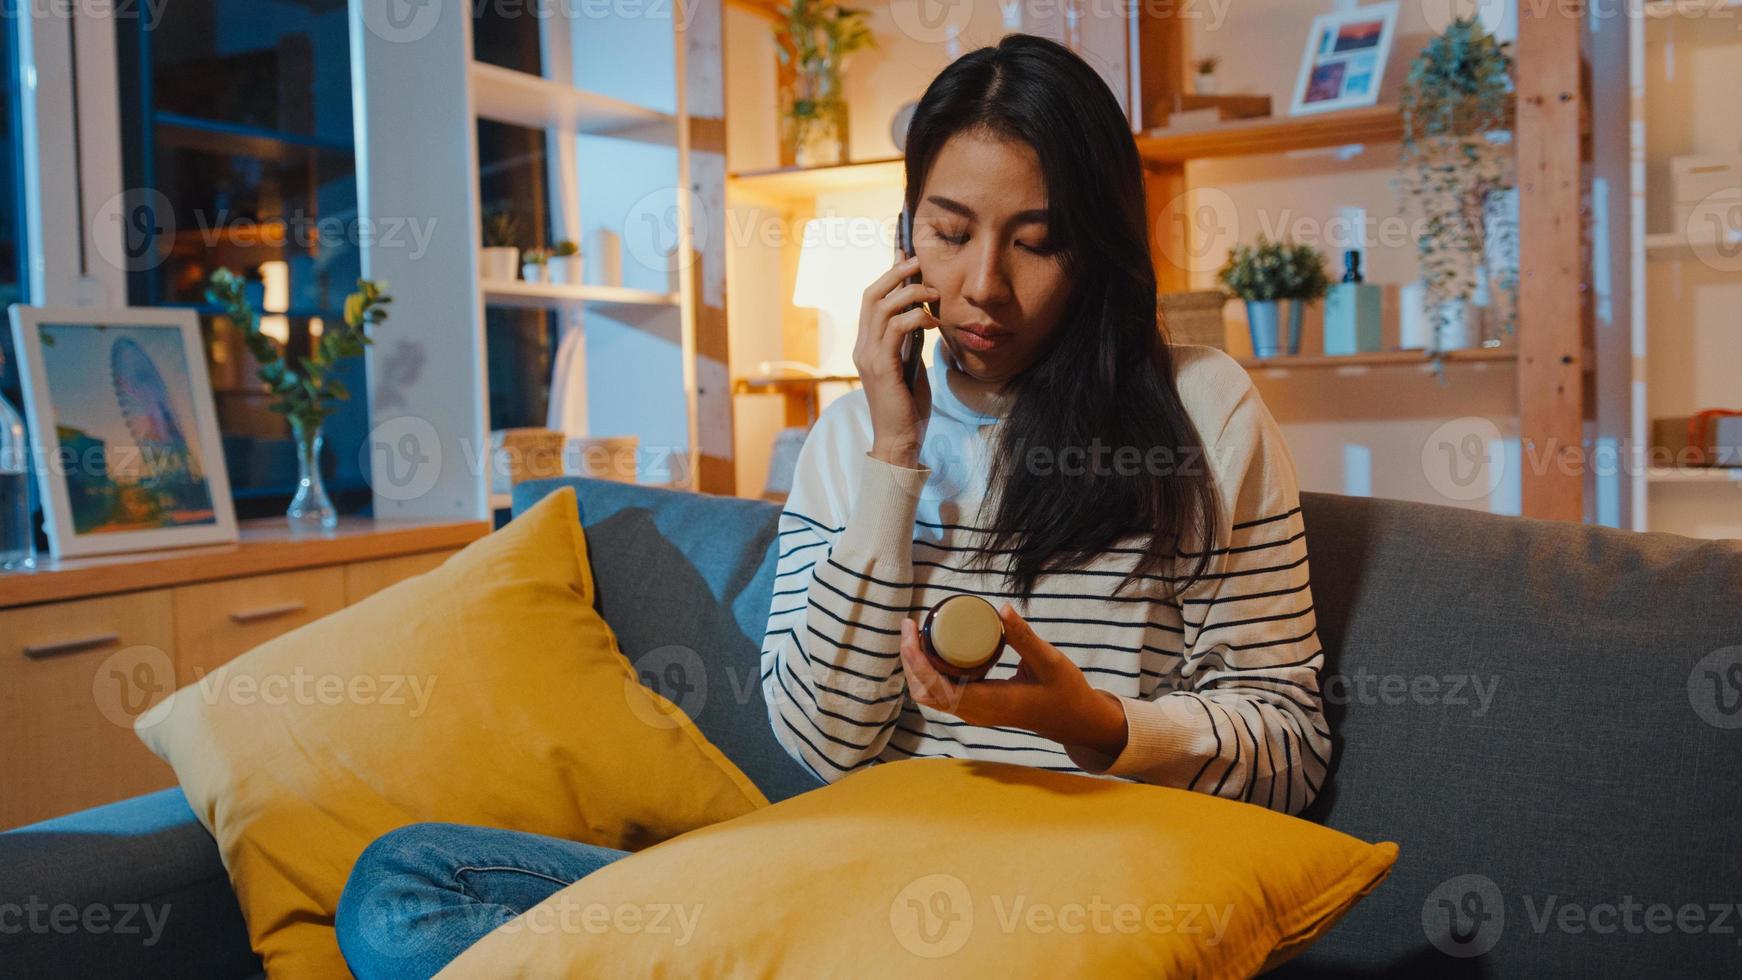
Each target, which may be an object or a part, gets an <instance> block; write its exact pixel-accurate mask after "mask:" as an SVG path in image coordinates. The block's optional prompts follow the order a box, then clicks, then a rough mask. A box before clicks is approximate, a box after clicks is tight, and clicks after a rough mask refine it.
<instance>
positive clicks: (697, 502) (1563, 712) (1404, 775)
mask: <svg viewBox="0 0 1742 980" xmlns="http://www.w3.org/2000/svg"><path fill="white" fill-rule="evenodd" d="M563 483H573V484H574V485H575V486H577V488H578V490H579V494H580V499H581V506H582V520H583V523H584V524H585V525H586V527H587V532H588V536H589V541H590V543H591V552H592V561H593V564H594V570H595V573H596V576H597V581H598V587H599V594H598V602H599V608H600V611H601V613H602V614H603V615H604V617H605V619H606V620H607V621H608V622H609V623H610V624H611V625H612V626H613V627H614V628H615V630H616V631H617V634H618V636H619V637H620V640H621V643H622V647H623V649H624V651H625V652H626V653H627V654H628V655H629V657H630V658H631V659H632V660H634V659H636V658H638V657H640V656H642V655H643V654H647V653H649V652H651V651H655V650H659V648H662V647H671V646H673V645H682V646H684V647H688V648H690V649H691V650H693V651H694V652H695V654H696V655H698V656H699V658H700V660H701V662H702V663H704V664H705V670H706V676H705V678H701V681H702V682H703V683H705V685H706V687H705V690H704V696H701V697H697V696H695V694H694V691H693V690H692V689H691V687H692V685H694V684H695V681H696V679H695V678H683V679H682V680H683V682H684V685H685V690H684V691H668V692H667V693H668V694H669V695H671V696H673V697H674V700H678V701H679V702H680V703H685V704H688V705H691V706H695V705H699V706H700V707H699V709H698V710H697V711H696V712H695V714H696V718H697V721H698V723H699V724H700V726H701V728H702V729H703V730H704V731H705V732H706V733H707V735H708V737H709V738H711V739H713V741H714V742H715V743H716V744H718V745H719V746H720V747H721V748H722V749H723V750H724V751H725V752H726V754H727V755H729V756H730V757H731V758H732V759H733V760H734V761H736V762H737V764H738V765H739V766H740V767H742V768H743V769H744V771H745V772H746V773H748V774H749V775H750V777H751V778H752V779H754V780H755V781H756V783H757V784H758V785H760V786H761V787H762V789H763V790H764V791H765V792H766V793H767V794H768V796H769V797H770V798H771V799H776V800H778V799H781V798H784V797H787V796H790V795H792V794H795V793H800V792H804V791H805V790H807V789H810V788H812V787H814V786H815V785H816V783H815V780H814V778H813V777H811V776H810V775H808V773H806V772H805V771H804V770H803V769H802V768H801V767H800V766H798V765H797V764H796V763H794V762H793V761H792V760H791V759H790V758H788V756H787V755H786V753H785V752H784V751H783V750H782V749H781V747H780V746H779V745H778V744H777V743H776V742H775V741H774V738H773V736H772V734H771V732H770V730H769V727H768V723H767V719H766V715H765V713H764V708H763V704H762V701H761V698H760V689H759V685H758V684H757V683H756V678H757V676H758V665H757V651H758V648H759V644H760V641H761V639H762V630H763V624H764V620H765V617H766V615H767V612H768V608H769V594H770V591H771V581H772V576H773V574H774V555H773V551H772V544H773V542H774V533H775V519H776V514H777V513H778V511H777V508H776V507H774V506H773V505H770V504H766V503H761V502H756V501H747V500H737V499H727V498H717V497H704V496H700V495H695V494H685V493H678V492H672V491H665V490H656V489H648V488H639V487H632V486H625V485H621V484H616V483H606V482H598V481H591V480H572V481H543V482H539V483H533V484H524V485H522V486H521V487H519V488H518V489H517V490H516V492H515V500H514V504H515V509H516V512H519V511H521V510H524V509H525V508H526V507H527V506H528V505H529V503H530V502H532V501H534V500H536V499H538V497H539V496H541V495H543V494H544V493H547V492H549V491H550V490H551V489H552V488H553V487H556V486H559V485H562V484H563ZM1302 505H1303V507H1304V513H1305V520H1306V528H1307V541H1308V545H1309V550H1310V556H1311V565H1312V573H1313V574H1312V585H1313V594H1314V602H1315V606H1316V610H1317V614H1318V624H1319V632H1320V637H1321V639H1322V641H1323V644H1324V647H1325V649H1326V651H1327V652H1328V655H1329V664H1328V667H1327V670H1326V674H1325V685H1324V686H1325V690H1326V697H1327V701H1328V702H1329V720H1330V723H1331V728H1332V732H1333V734H1334V735H1335V738H1336V757H1335V759H1334V761H1333V770H1332V774H1331V776H1330V777H1329V779H1328V781H1327V784H1326V786H1325V788H1324V790H1323V791H1322V793H1321V795H1320V797H1319V799H1318V800H1317V801H1316V802H1315V803H1314V805H1313V807H1312V808H1311V810H1310V811H1309V812H1308V814H1307V816H1308V817H1310V818H1311V819H1314V820H1317V821H1320V822H1323V823H1325V824H1328V825H1330V826H1333V827H1336V828H1338V829H1341V830H1343V831H1346V832H1348V833H1350V834H1353V835H1355V836H1357V837H1361V838H1364V839H1366V840H1373V841H1378V840H1393V841H1396V842H1397V843H1398V844H1399V845H1400V847H1401V848H1402V854H1401V857H1400V858H1399V860H1398V862H1397V865H1396V868H1395V869H1394V870H1393V872H1392V874H1391V877H1390V878H1389V879H1388V880H1387V881H1386V882H1385V883H1384V884H1383V885H1382V886H1381V887H1380V888H1379V889H1378V890H1376V891H1375V892H1374V893H1373V894H1372V895H1370V896H1369V897H1368V898H1367V899H1366V900H1365V901H1364V902H1362V903H1361V904H1360V905H1359V906H1357V907H1356V908H1355V909H1354V911H1352V912H1351V913H1350V914H1349V915H1348V916H1347V918H1345V919H1344V920H1343V922H1342V923H1341V924H1340V925H1339V926H1337V928H1336V929H1335V930H1333V931H1332V932H1331V933H1330V934H1329V935H1327V936H1325V937H1324V938H1323V939H1322V940H1321V941H1320V942H1319V943H1318V944H1317V945H1316V946H1314V947H1313V948H1312V949H1311V950H1309V951H1308V952H1307V953H1306V954H1305V955H1304V956H1302V957H1301V958H1299V959H1298V960H1296V961H1295V962H1293V963H1291V964H1289V965H1288V966H1287V967H1285V968H1284V970H1283V971H1282V972H1284V973H1285V974H1288V975H1297V976H1315V975H1325V976H1330V975H1336V976H1363V975H1370V976H1379V975H1408V976H1424V975H1425V976H1490V975H1493V976H1521V977H1547V976H1630V977H1631V976H1655V975H1662V974H1665V973H1674V974H1675V975H1677V976H1686V977H1696V976H1704V977H1718V976H1732V977H1733V976H1739V975H1742V945H1739V942H1742V923H1739V922H1738V921H1737V916H1738V914H1742V910H1738V909H1737V908H1736V905H1737V903H1738V902H1742V832H1739V829H1738V827H1739V824H1738V805H1739V804H1742V727H1739V726H1742V710H1739V703H1742V666H1739V665H1742V647H1738V645H1739V644H1742V543H1739V542H1734V541H1731V542H1711V541H1698V540H1693V539H1689V538H1682V537H1677V536H1673V535H1668V534H1636V533H1631V532H1624V531H1616V530H1613V529H1608V528H1601V527H1586V526H1578V525H1571V524H1561V523H1552V522H1546V521H1535V520H1528V519H1521V518H1511V517H1496V516H1491V515H1485V514H1480V513H1476V512H1472V511H1468V510H1461V509H1455V508H1449V507H1436V506H1428V505H1423V504H1413V503H1403V502H1397V501H1387V500H1373V499H1366V498H1355V497H1343V496H1335V495H1328V494H1313V493H1309V494H1304V495H1303V497H1302ZM659 656H660V657H662V658H667V659H669V657H670V654H669V651H667V652H664V653H661V654H659ZM678 659H679V660H680V661H684V660H688V657H687V655H683V656H681V657H680V658H678ZM689 662H691V663H693V662H694V661H689ZM648 679H649V680H650V682H655V683H668V682H669V681H670V679H671V675H669V674H668V673H667V672H666V671H665V670H659V671H652V672H650V676H649V678H648ZM686 698H687V699H688V700H686ZM0 869H4V870H3V871H0V973H4V974H6V975H17V976H50V975H52V976H102V977H127V976H171V975H173V976H198V977H226V976H229V977H239V976H249V975H253V974H255V973H258V971H259V969H260V965H259V961H258V960H257V959H256V958H255V957H254V955H253V954H252V953H251V952H250V950H249V946H248V939H247V934H246V931H245V929H244V927H243V923H242V918H241V915H240V913H239V911H238V909H237V906H236V902H235V898H234V896H233V894H232V893H231V891H230V888H229V885H228V883H227V881H226V879H225V877H224V870H223V867H222V866H221V864H220V863H219V860H218V854H217V851H216V849H215V847H214V846H213V842H212V838H211V837H210V835H208V834H207V833H206V831H205V830H204V829H203V828H202V827H201V826H200V824H199V823H198V822H196V821H195V819H194V817H193V815H192V813H191V812H189V810H188V808H187V804H186V801H185V800H184V799H183V797H182V796H181V794H180V792H179V791H176V790H169V791H165V792H161V793H155V794H152V795H149V796H144V797H140V798H137V799H132V800H128V801H125V802H121V803H117V804H114V805H111V806H106V807H100V808H97V809H94V810H90V811H87V812H84V813H79V814H75V815H72V816H68V817H64V818H61V819H58V820H52V821H48V822H46V823H42V824H38V825H35V826H32V827H26V828H22V829H19V830H16V831H13V832H10V833H6V834H0ZM27 903H28V907H34V908H36V909H37V910H38V914H37V916H36V918H35V921H36V922H37V923H38V924H36V925H32V924H31V920H30V919H29V918H28V917H27V916H25V915H23V914H22V913H21V912H20V911H19V910H22V909H25V908H27ZM130 907H133V908H137V907H151V908H155V909H158V910H160V911H161V910H165V909H166V910H167V913H168V915H167V919H163V920H161V926H162V930H161V933H159V934H156V935H155V941H153V937H152V935H150V934H148V933H147V932H146V931H144V930H143V929H138V928H136V929H135V930H134V931H131V932H126V931H123V930H121V929H120V928H118V923H119V921H120V919H121V917H122V914H123V913H124V911H125V910H126V909H127V908H130ZM53 908H70V909H76V910H78V911H79V913H80V914H83V913H84V912H87V911H88V910H90V909H93V908H96V909H101V910H104V912H105V914H106V919H107V925H102V926H101V927H89V926H81V925H77V924H71V920H70V919H68V918H66V916H69V915H72V913H63V917H62V918H61V919H59V920H56V919H55V918H54V917H53V915H52V913H48V912H45V911H43V910H45V909H53ZM1725 908H1728V909H1729V911H1728V912H1727V913H1726V912H1723V911H1722V910H1723V909H1725ZM1690 909H1693V910H1697V912H1691V911H1689V910H1690ZM8 910H11V912H10V915H11V920H10V921H8V919H7V918H6V913H7V911H8ZM1666 913H1667V915H1668V918H1666V917H1665V915H1666ZM1696 918H1697V919H1698V921H1696ZM57 921H59V922H60V923H61V927H56V926H55V924H54V923H55V922H57ZM134 921H135V924H136V926H137V925H138V924H139V923H142V922H143V921H144V920H143V919H141V918H139V917H138V916H137V915H135V916H134ZM1666 923H1667V926H1666ZM9 927H10V928H9Z"/></svg>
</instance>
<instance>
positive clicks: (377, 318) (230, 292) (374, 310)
mask: <svg viewBox="0 0 1742 980" xmlns="http://www.w3.org/2000/svg"><path fill="white" fill-rule="evenodd" d="M386 290H387V284H386V283H378V282H374V281H372V280H369V279H359V280H357V291H356V292H354V293H352V294H351V295H350V296H348V297H346V298H345V316H344V320H343V325H342V326H328V327H327V328H326V329H325V330H323V331H321V335H320V338H319V339H318V340H316V341H315V344H314V350H313V351H312V352H311V353H308V354H294V355H293V354H292V353H291V352H290V351H288V350H287V349H286V348H285V345H284V344H281V343H279V342H278V341H277V340H275V339H273V338H272V337H269V336H267V335H266V334H264V333H262V332H261V330H260V317H259V316H258V315H257V314H256V313H255V311H254V306H253V304H252V303H250V302H249V301H248V296H247V283H246V282H245V281H244V280H243V278H242V277H241V276H239V275H237V274H236V273H234V272H231V271H230V270H229V269H226V268H223V267H221V266H220V267H219V268H217V269H216V270H214V271H213V272H212V275H211V278H210V279H209V280H208V281H207V286H206V300H207V302H210V303H215V304H217V305H218V306H220V307H222V308H223V310H224V315H225V316H227V317H229V319H230V322H231V323H232V324H233V325H235V327H236V328H237V329H239V330H241V331H242V341H243V343H244V344H246V345H247V347H248V353H249V354H250V355H251V356H252V357H253V358H254V361H255V363H256V364H258V365H259V366H260V380H261V381H263V382H265V383H266V390H267V392H268V393H270V394H271V396H272V404H271V405H270V408H271V409H272V411H274V412H277V413H278V414H280V415H282V416H284V417H285V418H286V419H287V420H288V421H289V422H290V433H291V438H292V439H293V440H294V441H295V442H296V468H297V483H296V496H295V497H294V498H292V500H291V502H290V508H289V509H288V510H287V511H285V517H286V518H288V519H289V521H290V524H291V527H293V528H295V529H298V530H315V529H323V530H331V529H332V528H334V527H336V526H338V523H339V511H338V509H337V508H335V507H334V506H333V502H332V500H331V499H330V498H328V497H327V489H326V486H325V484H323V483H322V482H321V468H320V457H321V425H322V424H323V423H324V422H325V421H326V419H327V416H329V415H331V414H333V413H334V412H336V411H338V406H339V403H341V402H343V401H345V400H346V399H348V398H350V397H351V393H350V391H349V390H347V389H346V387H345V385H344V383H343V382H341V381H340V380H339V379H338V378H335V377H333V375H332V371H333V368H334V367H335V366H337V365H338V364H339V362H341V361H344V360H345V359H347V358H351V357H356V356H358V355H359V354H362V353H363V348H365V347H367V346H369V345H370V344H371V343H374V338H372V337H370V336H369V327H370V326H373V325H376V324H379V323H381V322H382V321H384V320H386V319H387V304H388V303H391V302H393V297H391V296H389V295H387V291H386Z"/></svg>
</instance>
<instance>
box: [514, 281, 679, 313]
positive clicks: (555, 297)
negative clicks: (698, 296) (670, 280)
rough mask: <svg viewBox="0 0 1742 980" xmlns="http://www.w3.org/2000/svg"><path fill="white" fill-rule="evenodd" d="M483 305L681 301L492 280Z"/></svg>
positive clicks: (647, 293) (611, 289)
mask: <svg viewBox="0 0 1742 980" xmlns="http://www.w3.org/2000/svg"><path fill="white" fill-rule="evenodd" d="M481 285H482V286H483V289H484V302H485V303H486V304H488V305H490V306H513V307H521V308H527V309H561V308H563V307H566V306H571V305H574V304H576V303H595V304H599V305H602V306H675V305H677V303H678V302H680V297H679V296H678V294H676V293H656V292H654V291H653V290H650V289H629V288H627V287H624V286H594V285H590V284H586V283H581V284H578V285H568V284H564V283H547V282H527V281H526V280H524V279H506V280H499V281H498V280H491V279H485V280H483V282H482V283H481Z"/></svg>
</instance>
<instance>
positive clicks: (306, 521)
mask: <svg viewBox="0 0 1742 980" xmlns="http://www.w3.org/2000/svg"><path fill="white" fill-rule="evenodd" d="M290 432H291V437H292V439H293V440H294V441H295V442H296V496H295V497H292V498H291V501H290V509H289V510H287V511H285V512H284V516H285V517H286V518H287V519H288V520H289V521H290V527H291V530H293V531H330V530H332V529H333V528H335V527H338V526H339V511H338V509H337V508H335V507H334V506H333V501H332V498H330V497H328V496H327V488H326V485H325V484H324V483H322V482H321V427H320V425H319V424H318V423H317V424H314V425H309V424H307V423H304V422H303V421H302V420H300V419H294V418H293V419H291V420H290Z"/></svg>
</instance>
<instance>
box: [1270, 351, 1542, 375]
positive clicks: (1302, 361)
mask: <svg viewBox="0 0 1742 980" xmlns="http://www.w3.org/2000/svg"><path fill="white" fill-rule="evenodd" d="M1443 354H1444V360H1445V361H1446V363H1448V364H1489V363H1505V362H1508V361H1516V360H1517V359H1518V351H1517V350H1515V349H1514V348H1511V347H1471V348H1466V349H1461V350H1449V351H1444V352H1443ZM1238 360H1239V361H1240V366H1241V367H1244V368H1245V369H1246V370H1248V371H1257V370H1260V369H1262V370H1266V371H1288V370H1295V369H1297V368H1299V369H1305V370H1321V369H1325V368H1348V367H1362V368H1365V367H1399V366H1410V365H1416V366H1420V367H1424V368H1425V367H1427V366H1428V365H1429V364H1430V363H1431V358H1429V357H1428V354H1427V351H1425V350H1386V351H1373V352H1371V353H1366V354H1285V355H1278V356H1276V357H1242V358H1238Z"/></svg>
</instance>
